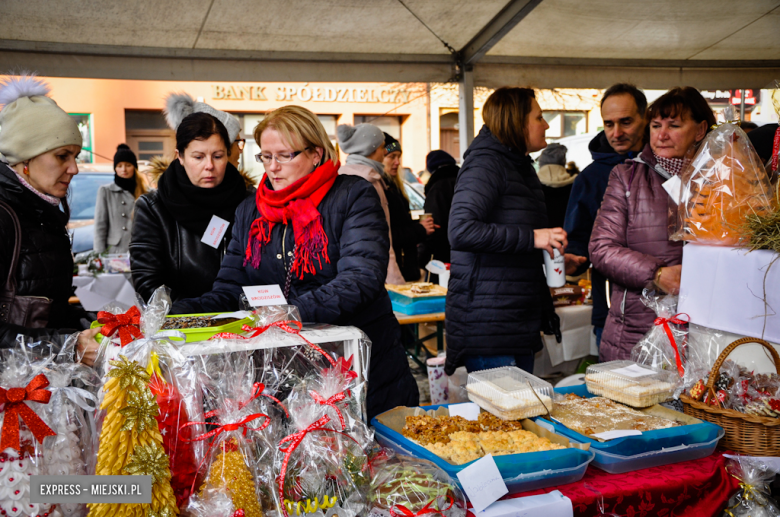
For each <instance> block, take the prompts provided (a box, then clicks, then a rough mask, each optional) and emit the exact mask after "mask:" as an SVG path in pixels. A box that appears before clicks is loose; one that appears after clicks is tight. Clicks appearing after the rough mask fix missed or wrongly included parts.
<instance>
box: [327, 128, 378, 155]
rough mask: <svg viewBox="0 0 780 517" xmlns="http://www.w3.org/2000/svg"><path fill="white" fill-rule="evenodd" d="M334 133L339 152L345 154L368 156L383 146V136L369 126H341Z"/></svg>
mask: <svg viewBox="0 0 780 517" xmlns="http://www.w3.org/2000/svg"><path fill="white" fill-rule="evenodd" d="M336 133H337V135H338V139H339V146H340V147H341V150H342V151H344V152H345V153H347V154H358V155H360V156H368V155H370V154H372V153H373V152H374V151H376V150H377V149H378V148H379V147H380V146H384V145H385V134H384V133H382V130H381V129H379V128H378V127H376V126H373V125H371V124H358V125H357V126H350V125H348V124H342V125H340V126H339V127H338V128H336Z"/></svg>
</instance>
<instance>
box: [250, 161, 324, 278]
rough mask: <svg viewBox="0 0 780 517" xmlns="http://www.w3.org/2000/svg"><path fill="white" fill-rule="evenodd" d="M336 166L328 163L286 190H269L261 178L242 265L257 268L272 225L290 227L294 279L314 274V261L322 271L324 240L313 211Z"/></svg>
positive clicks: (320, 220) (318, 217) (269, 236)
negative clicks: (256, 211)
mask: <svg viewBox="0 0 780 517" xmlns="http://www.w3.org/2000/svg"><path fill="white" fill-rule="evenodd" d="M338 170H339V163H338V162H336V163H333V162H332V161H330V160H328V161H327V162H325V163H324V164H323V165H320V166H319V167H317V168H316V169H314V172H312V173H311V174H307V175H306V176H304V177H303V178H301V179H299V180H298V181H296V182H295V183H293V184H292V185H290V186H289V187H286V188H284V189H282V190H273V189H271V188H269V187H268V186H267V185H266V177H265V176H263V179H262V181H261V182H260V186H259V188H258V189H257V197H256V202H257V210H258V211H259V212H260V217H258V218H257V219H255V220H254V222H253V223H252V226H251V227H250V229H249V242H248V243H247V246H246V256H245V258H244V265H245V266H246V265H247V263H251V264H252V267H253V268H255V269H257V268H258V267H260V255H261V252H262V249H263V246H265V245H266V244H268V243H269V242H271V231H272V230H273V229H274V225H275V224H276V223H283V224H289V223H292V227H293V232H294V234H295V259H294V260H293V264H292V271H293V273H295V274H296V275H297V276H298V278H303V274H304V273H311V274H313V275H314V274H316V271H315V269H314V261H315V259H316V261H317V263H318V264H319V266H320V269H322V261H323V260H324V261H325V262H326V263H330V257H328V236H327V235H326V234H325V230H323V228H322V216H321V215H320V213H319V211H317V207H318V206H319V204H320V202H321V201H322V198H324V197H325V194H327V193H328V191H329V190H330V188H331V187H332V186H333V183H334V182H335V181H336V177H337V176H338Z"/></svg>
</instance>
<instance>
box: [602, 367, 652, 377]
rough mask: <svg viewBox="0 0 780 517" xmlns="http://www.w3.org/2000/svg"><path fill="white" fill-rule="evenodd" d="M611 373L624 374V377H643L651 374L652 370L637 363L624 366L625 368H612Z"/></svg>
mask: <svg viewBox="0 0 780 517" xmlns="http://www.w3.org/2000/svg"><path fill="white" fill-rule="evenodd" d="M611 373H615V374H618V375H625V376H626V377H644V376H646V375H653V374H654V373H657V372H654V371H653V370H648V369H647V368H642V367H641V366H639V365H638V364H632V365H631V366H626V367H625V368H618V369H617V370H612V372H611Z"/></svg>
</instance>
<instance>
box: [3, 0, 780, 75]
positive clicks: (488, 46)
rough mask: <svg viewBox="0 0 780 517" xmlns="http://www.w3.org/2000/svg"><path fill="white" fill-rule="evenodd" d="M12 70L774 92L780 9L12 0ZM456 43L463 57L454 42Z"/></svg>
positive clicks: (489, 2) (601, 0)
mask: <svg viewBox="0 0 780 517" xmlns="http://www.w3.org/2000/svg"><path fill="white" fill-rule="evenodd" d="M0 17H2V19H3V21H4V23H3V30H2V34H0V38H2V39H0V69H11V68H27V69H33V70H37V71H38V72H39V73H40V74H41V75H45V76H73V77H101V78H123V79H165V80H209V81H214V80H224V81H382V82H407V81H422V82H428V81H430V82H439V81H442V82H443V81H448V80H453V79H456V78H457V77H459V75H460V73H461V71H462V70H464V69H469V68H471V67H473V80H474V84H475V85H478V86H480V85H481V86H490V87H495V86H500V85H504V84H524V85H532V86H536V87H540V88H545V87H606V86H608V85H609V84H612V83H613V82H616V81H632V82H635V83H636V84H638V85H639V86H641V87H645V88H667V87H669V86H672V85H678V84H685V85H692V86H697V87H699V88H711V89H713V88H720V89H726V88H765V87H770V86H772V84H773V80H774V79H776V78H780V30H778V28H780V0H741V1H739V2H735V1H733V0H700V1H695V0H478V1H475V0H327V1H326V0H285V1H279V0H165V1H157V0H122V1H117V0H56V1H55V0H4V1H3V2H0ZM444 42H446V44H447V45H449V47H450V49H448V48H447V47H446V46H445V43H444Z"/></svg>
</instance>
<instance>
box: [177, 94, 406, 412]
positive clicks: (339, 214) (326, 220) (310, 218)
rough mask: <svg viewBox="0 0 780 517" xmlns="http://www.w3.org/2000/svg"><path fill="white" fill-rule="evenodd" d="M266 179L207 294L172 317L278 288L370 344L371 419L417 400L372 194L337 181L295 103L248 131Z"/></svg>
mask: <svg viewBox="0 0 780 517" xmlns="http://www.w3.org/2000/svg"><path fill="white" fill-rule="evenodd" d="M255 140H256V141H257V142H259V143H260V147H261V149H262V152H261V153H260V156H261V159H262V162H263V164H264V166H265V171H266V174H265V176H264V177H263V179H262V181H261V183H260V186H259V188H258V191H257V195H256V197H255V198H254V199H252V198H250V199H247V200H246V201H244V202H243V203H242V204H241V205H239V207H238V209H237V210H236V217H235V226H234V228H233V235H232V239H231V241H230V244H229V245H228V250H227V254H226V256H225V259H224V260H223V262H222V267H221V269H220V271H219V274H218V275H217V279H216V280H215V282H214V287H213V289H212V291H211V292H209V293H206V294H205V295H203V296H201V297H200V298H192V299H188V300H181V301H178V302H176V303H175V304H174V306H173V311H172V312H174V313H177V314H182V313H199V312H212V311H232V310H237V309H238V306H239V298H240V296H241V294H242V292H243V290H242V286H250V285H272V284H278V285H279V286H281V287H282V290H283V291H284V294H285V297H286V298H287V301H288V303H290V304H292V305H295V306H297V307H298V310H299V311H300V314H301V318H302V320H303V321H305V322H316V323H332V324H336V325H354V326H356V327H358V328H359V329H361V330H362V331H363V332H365V333H366V334H367V335H368V337H369V338H370V339H371V342H372V346H371V362H370V367H369V377H368V379H369V384H368V396H367V405H368V417H369V419H370V418H372V417H373V416H375V415H377V414H379V413H381V412H382V411H385V410H388V409H391V408H393V407H395V406H398V405H412V406H413V405H416V404H417V403H418V390H417V384H416V383H415V381H414V378H413V377H412V375H411V372H410V370H409V364H408V362H407V360H406V355H405V352H404V349H403V348H402V346H401V343H400V326H399V325H398V321H397V320H396V319H395V316H394V315H393V311H392V306H391V304H390V298H389V297H388V294H387V291H386V290H385V287H384V281H385V276H386V274H387V261H388V258H389V249H390V242H389V237H388V229H387V222H386V220H385V214H384V212H383V211H382V206H381V205H380V203H379V197H378V196H377V193H376V190H375V189H374V187H373V186H372V185H371V184H370V183H369V182H367V181H366V180H364V179H362V178H359V177H356V176H344V175H342V176H340V175H338V168H339V163H338V161H337V156H338V155H337V154H336V150H335V149H334V148H333V145H332V144H331V143H330V140H329V138H328V135H327V133H326V132H325V129H324V128H323V127H322V125H321V124H320V122H319V120H318V119H317V116H316V115H314V114H313V113H311V112H310V111H309V110H307V109H305V108H301V107H299V106H285V107H283V108H279V109H277V110H275V111H273V112H271V113H269V114H268V115H267V116H266V117H265V118H264V119H263V121H262V122H261V123H260V124H259V125H258V126H257V128H256V129H255Z"/></svg>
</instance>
